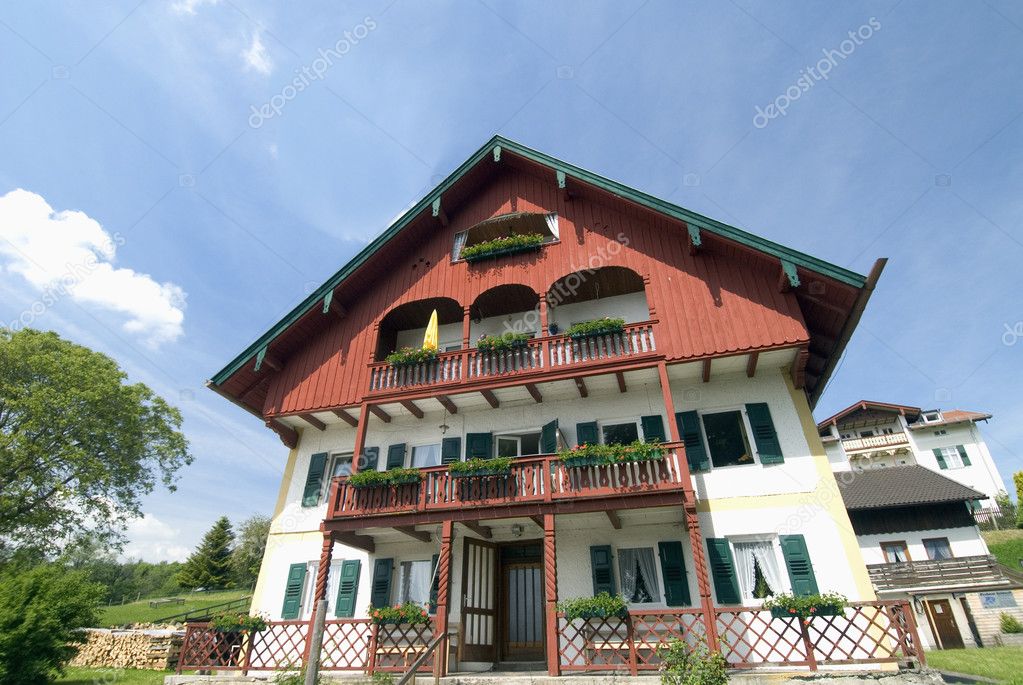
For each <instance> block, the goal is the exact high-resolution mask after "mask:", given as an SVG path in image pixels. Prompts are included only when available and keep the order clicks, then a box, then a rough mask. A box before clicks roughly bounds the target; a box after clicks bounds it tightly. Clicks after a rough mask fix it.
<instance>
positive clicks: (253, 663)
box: [178, 601, 924, 673]
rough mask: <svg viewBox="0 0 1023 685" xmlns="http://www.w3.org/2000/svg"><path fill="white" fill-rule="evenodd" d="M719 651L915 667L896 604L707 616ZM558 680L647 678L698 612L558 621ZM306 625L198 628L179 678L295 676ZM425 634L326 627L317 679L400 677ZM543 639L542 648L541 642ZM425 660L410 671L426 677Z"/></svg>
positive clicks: (188, 637) (804, 661) (794, 660)
mask: <svg viewBox="0 0 1023 685" xmlns="http://www.w3.org/2000/svg"><path fill="white" fill-rule="evenodd" d="M714 616H715V624H716V632H717V635H718V648H719V650H720V651H721V654H722V655H723V656H724V658H725V661H726V662H727V664H728V666H729V667H731V668H755V667H760V666H771V667H777V666H790V667H802V668H809V669H811V670H816V669H817V668H819V667H821V666H824V667H827V666H840V665H866V666H869V665H877V664H883V663H900V662H912V663H913V664H914V665H916V666H921V665H923V664H924V655H923V651H922V649H921V647H920V642H919V638H918V636H917V629H916V623H915V620H914V619H913V614H912V610H911V609H910V607H909V604H908V603H907V602H905V601H887V602H885V601H875V602H854V603H852V604H850V605H849V606H848V607H847V608H846V609H845V612H844V613H843V614H842V615H840V616H815V617H814V618H813V619H811V620H810V621H808V622H804V621H801V620H799V619H797V618H774V617H772V616H771V612H770V611H767V610H765V609H761V608H759V607H720V608H717V609H715V610H714ZM556 623H557V635H556V636H555V637H554V640H555V641H556V642H555V644H556V645H557V649H558V659H557V662H558V667H559V670H560V671H618V672H630V673H638V672H639V671H654V670H657V669H658V668H659V667H660V665H661V658H660V656H659V652H660V650H661V649H662V648H664V647H667V646H668V644H669V643H671V642H672V641H673V640H676V639H678V640H684V641H686V642H688V643H689V644H690V645H694V646H695V645H696V644H697V643H699V642H700V641H703V640H706V637H707V627H706V621H705V617H704V614H703V611H702V610H701V609H692V608H690V609H662V610H650V611H647V610H638V611H630V612H629V614H628V616H625V617H621V618H619V617H612V618H597V619H576V620H574V621H568V620H566V619H565V617H564V615H563V614H558V616H557V621H556ZM311 629H312V626H311V622H309V621H272V622H270V624H269V626H268V627H267V629H266V630H264V631H261V632H259V633H256V634H255V635H246V634H239V633H221V632H217V631H215V630H213V629H212V628H211V627H210V626H209V624H207V623H190V624H188V625H187V627H186V628H185V636H184V640H183V643H182V645H181V652H180V657H179V661H178V672H179V673H180V672H181V671H183V670H216V671H242V672H247V671H269V670H282V669H297V668H301V667H302V665H303V664H304V663H305V661H306V659H307V658H308V641H307V638H308V635H309V633H310V631H311ZM433 638H434V626H433V625H425V626H411V625H377V624H374V623H371V622H370V621H369V620H367V619H339V620H332V621H327V622H326V626H325V630H324V638H323V649H322V650H321V657H320V668H321V670H324V671H356V672H362V673H374V672H378V671H392V672H393V671H406V670H408V668H409V667H410V666H411V665H412V664H413V663H414V662H415V661H416V659H417V658H418V657H419V656H421V655H423V654H424V652H426V651H427V650H428V648H429V645H430V643H431V641H432V640H433ZM548 639H551V638H550V636H548ZM432 659H433V657H432V656H431V657H428V658H427V659H426V660H424V662H423V663H422V664H420V665H419V667H418V671H419V672H425V671H431V670H432V669H433V662H432Z"/></svg>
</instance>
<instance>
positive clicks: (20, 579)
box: [0, 565, 104, 685]
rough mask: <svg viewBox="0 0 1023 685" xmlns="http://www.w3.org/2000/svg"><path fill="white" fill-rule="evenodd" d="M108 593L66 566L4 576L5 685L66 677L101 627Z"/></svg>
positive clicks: (1, 681)
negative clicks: (92, 629) (91, 632)
mask: <svg viewBox="0 0 1023 685" xmlns="http://www.w3.org/2000/svg"><path fill="white" fill-rule="evenodd" d="M103 594H104V589H103V587H102V586H100V585H97V584H95V583H90V582H89V581H88V580H87V579H86V576H85V574H84V573H82V572H80V571H70V570H68V569H66V568H64V567H62V566H57V565H48V566H38V567H36V568H33V569H31V570H29V571H21V572H18V571H15V570H13V569H7V570H5V571H3V572H0V685H17V684H20V683H42V682H46V681H48V680H49V679H50V678H51V677H52V676H53V675H55V674H58V673H62V672H63V668H64V665H65V664H66V663H67V662H68V661H69V660H70V659H71V658H72V657H73V656H74V655H75V653H76V652H77V651H78V645H80V644H81V643H82V642H84V641H85V638H86V634H85V632H84V631H82V630H80V629H81V628H87V627H89V626H93V625H96V622H97V621H98V620H99V613H98V607H99V603H100V601H101V599H102V597H103Z"/></svg>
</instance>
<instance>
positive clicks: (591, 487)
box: [327, 443, 685, 520]
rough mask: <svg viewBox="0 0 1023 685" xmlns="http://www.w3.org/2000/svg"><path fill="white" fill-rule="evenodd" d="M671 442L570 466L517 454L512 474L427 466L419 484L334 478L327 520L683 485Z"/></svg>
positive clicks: (635, 492) (616, 494)
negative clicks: (637, 454)
mask: <svg viewBox="0 0 1023 685" xmlns="http://www.w3.org/2000/svg"><path fill="white" fill-rule="evenodd" d="M677 446H678V443H668V444H667V445H666V446H665V452H664V454H663V456H662V457H661V458H659V459H654V460H650V461H638V462H630V463H623V464H614V465H607V464H605V465H598V466H583V467H568V466H566V465H565V464H564V463H563V462H562V461H561V460H560V459H558V457H557V456H556V455H544V456H537V457H523V458H520V459H516V460H515V461H514V462H513V464H512V467H511V470H510V472H509V473H507V474H501V475H491V476H473V477H465V476H462V477H456V476H455V475H454V474H452V473H450V472H449V471H448V468H447V466H434V467H430V468H426V469H422V480H421V481H420V482H418V483H409V484H403V485H386V486H377V487H361V488H357V487H354V486H352V485H351V484H349V483H348V477H347V476H340V477H338V478H335V479H334V483H333V484H332V487H331V496H330V499H329V502H330V506H329V507H328V509H327V519H328V520H329V519H335V518H340V517H345V518H348V517H352V516H379V515H387V514H404V513H413V512H423V511H437V510H454V509H464V508H467V507H490V506H507V505H516V504H535V503H539V502H556V501H565V500H576V499H582V498H605V497H621V496H629V495H643V494H649V493H655V492H659V491H671V490H681V489H682V483H683V475H682V474H683V470H682V459H684V458H685V457H684V456H683V455H682V454H681V453H680V452H678V451H676V449H675V448H676V447H677Z"/></svg>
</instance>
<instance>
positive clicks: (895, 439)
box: [842, 433, 909, 452]
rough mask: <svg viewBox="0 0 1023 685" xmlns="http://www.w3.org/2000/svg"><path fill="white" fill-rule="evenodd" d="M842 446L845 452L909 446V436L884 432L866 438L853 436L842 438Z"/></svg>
mask: <svg viewBox="0 0 1023 685" xmlns="http://www.w3.org/2000/svg"><path fill="white" fill-rule="evenodd" d="M842 447H843V448H845V451H846V452H869V451H873V450H878V449H888V448H893V447H909V438H907V437H906V434H905V433H885V434H883V435H871V436H870V437H867V438H853V439H851V440H843V441H842Z"/></svg>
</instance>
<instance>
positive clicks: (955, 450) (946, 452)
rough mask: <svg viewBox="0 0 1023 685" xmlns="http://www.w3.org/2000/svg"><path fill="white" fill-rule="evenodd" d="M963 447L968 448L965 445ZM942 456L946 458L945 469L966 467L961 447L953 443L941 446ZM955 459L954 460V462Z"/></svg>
mask: <svg viewBox="0 0 1023 685" xmlns="http://www.w3.org/2000/svg"><path fill="white" fill-rule="evenodd" d="M963 449H966V448H965V447H963ZM938 450H940V451H941V456H943V457H944V458H945V470H947V471H952V470H953V469H965V468H966V464H964V463H963V455H961V454H959V447H958V446H956V445H952V446H951V447H939V448H938ZM953 460H954V462H953Z"/></svg>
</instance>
